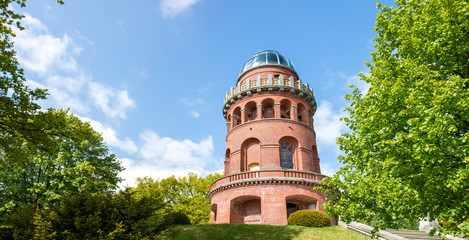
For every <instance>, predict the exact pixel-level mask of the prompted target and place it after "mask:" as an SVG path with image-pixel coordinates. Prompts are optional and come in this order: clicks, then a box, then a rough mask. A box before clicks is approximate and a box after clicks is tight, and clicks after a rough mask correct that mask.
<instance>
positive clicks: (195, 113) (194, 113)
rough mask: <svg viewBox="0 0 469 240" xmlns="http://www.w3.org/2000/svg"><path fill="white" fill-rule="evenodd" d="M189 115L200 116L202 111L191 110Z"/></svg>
mask: <svg viewBox="0 0 469 240" xmlns="http://www.w3.org/2000/svg"><path fill="white" fill-rule="evenodd" d="M189 115H190V116H191V117H193V118H198V117H200V113H198V112H196V111H190V112H189Z"/></svg>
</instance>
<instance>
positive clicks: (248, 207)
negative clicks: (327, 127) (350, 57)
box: [209, 50, 325, 225]
mask: <svg viewBox="0 0 469 240" xmlns="http://www.w3.org/2000/svg"><path fill="white" fill-rule="evenodd" d="M315 111H316V101H315V99H314V94H313V90H312V89H310V88H309V86H308V84H303V82H302V81H301V79H300V78H299V77H298V74H297V73H296V71H295V67H294V65H293V63H292V62H291V61H290V60H289V59H288V58H287V57H285V56H284V55H282V54H281V53H279V52H277V51H273V50H265V51H260V52H258V53H256V54H255V55H254V56H253V57H251V58H250V59H249V60H248V61H247V62H246V64H245V65H244V67H243V69H242V70H241V73H240V74H239V77H238V80H237V84H236V87H231V90H230V92H228V93H227V94H226V98H225V99H224V105H223V116H224V117H225V119H226V121H227V134H226V155H225V176H224V177H222V178H220V179H218V180H216V181H215V182H214V183H212V185H211V186H210V195H209V197H210V200H211V216H210V223H260V224H279V225H284V224H287V218H288V216H289V215H290V214H291V213H292V212H294V211H296V210H299V209H318V210H321V211H324V209H322V207H321V206H322V204H323V203H324V202H325V195H324V194H323V193H322V192H320V191H315V190H313V187H314V186H316V185H318V184H319V181H320V180H322V179H323V178H324V177H325V176H324V175H321V170H320V168H319V157H318V152H317V145H316V133H315V131H314V127H313V115H314V113H315Z"/></svg>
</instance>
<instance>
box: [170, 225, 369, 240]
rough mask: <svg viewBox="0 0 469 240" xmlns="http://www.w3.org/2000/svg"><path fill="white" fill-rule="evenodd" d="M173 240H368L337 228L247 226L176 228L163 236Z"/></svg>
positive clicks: (339, 227)
mask: <svg viewBox="0 0 469 240" xmlns="http://www.w3.org/2000/svg"><path fill="white" fill-rule="evenodd" d="M165 236H166V237H167V238H164V237H163V239H174V240H189V239H204V240H205V239H206V240H251V239H252V240H259V239H261V240H262V239H266V240H307V239H308V240H309V239H323V240H341V239H343V240H354V239H370V238H368V237H365V236H363V235H361V234H358V233H356V232H353V231H351V230H347V229H345V228H343V227H341V226H336V227H323V228H310V227H301V226H292V225H290V226H272V225H248V224H206V225H196V226H177V227H175V228H173V229H172V230H171V231H169V232H167V233H166V234H165Z"/></svg>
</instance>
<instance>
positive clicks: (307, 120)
mask: <svg viewBox="0 0 469 240" xmlns="http://www.w3.org/2000/svg"><path fill="white" fill-rule="evenodd" d="M304 115H305V116H304V118H305V123H306V124H308V125H309V124H310V123H309V112H306V113H304Z"/></svg>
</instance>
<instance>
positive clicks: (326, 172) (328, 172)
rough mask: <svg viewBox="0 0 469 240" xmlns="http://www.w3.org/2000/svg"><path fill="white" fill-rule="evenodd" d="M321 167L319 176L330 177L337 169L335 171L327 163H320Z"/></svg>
mask: <svg viewBox="0 0 469 240" xmlns="http://www.w3.org/2000/svg"><path fill="white" fill-rule="evenodd" d="M320 165H321V174H323V175H326V176H329V177H331V176H332V175H334V174H335V173H336V172H337V171H338V169H335V168H333V167H332V166H331V164H329V163H322V162H321V163H320Z"/></svg>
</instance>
